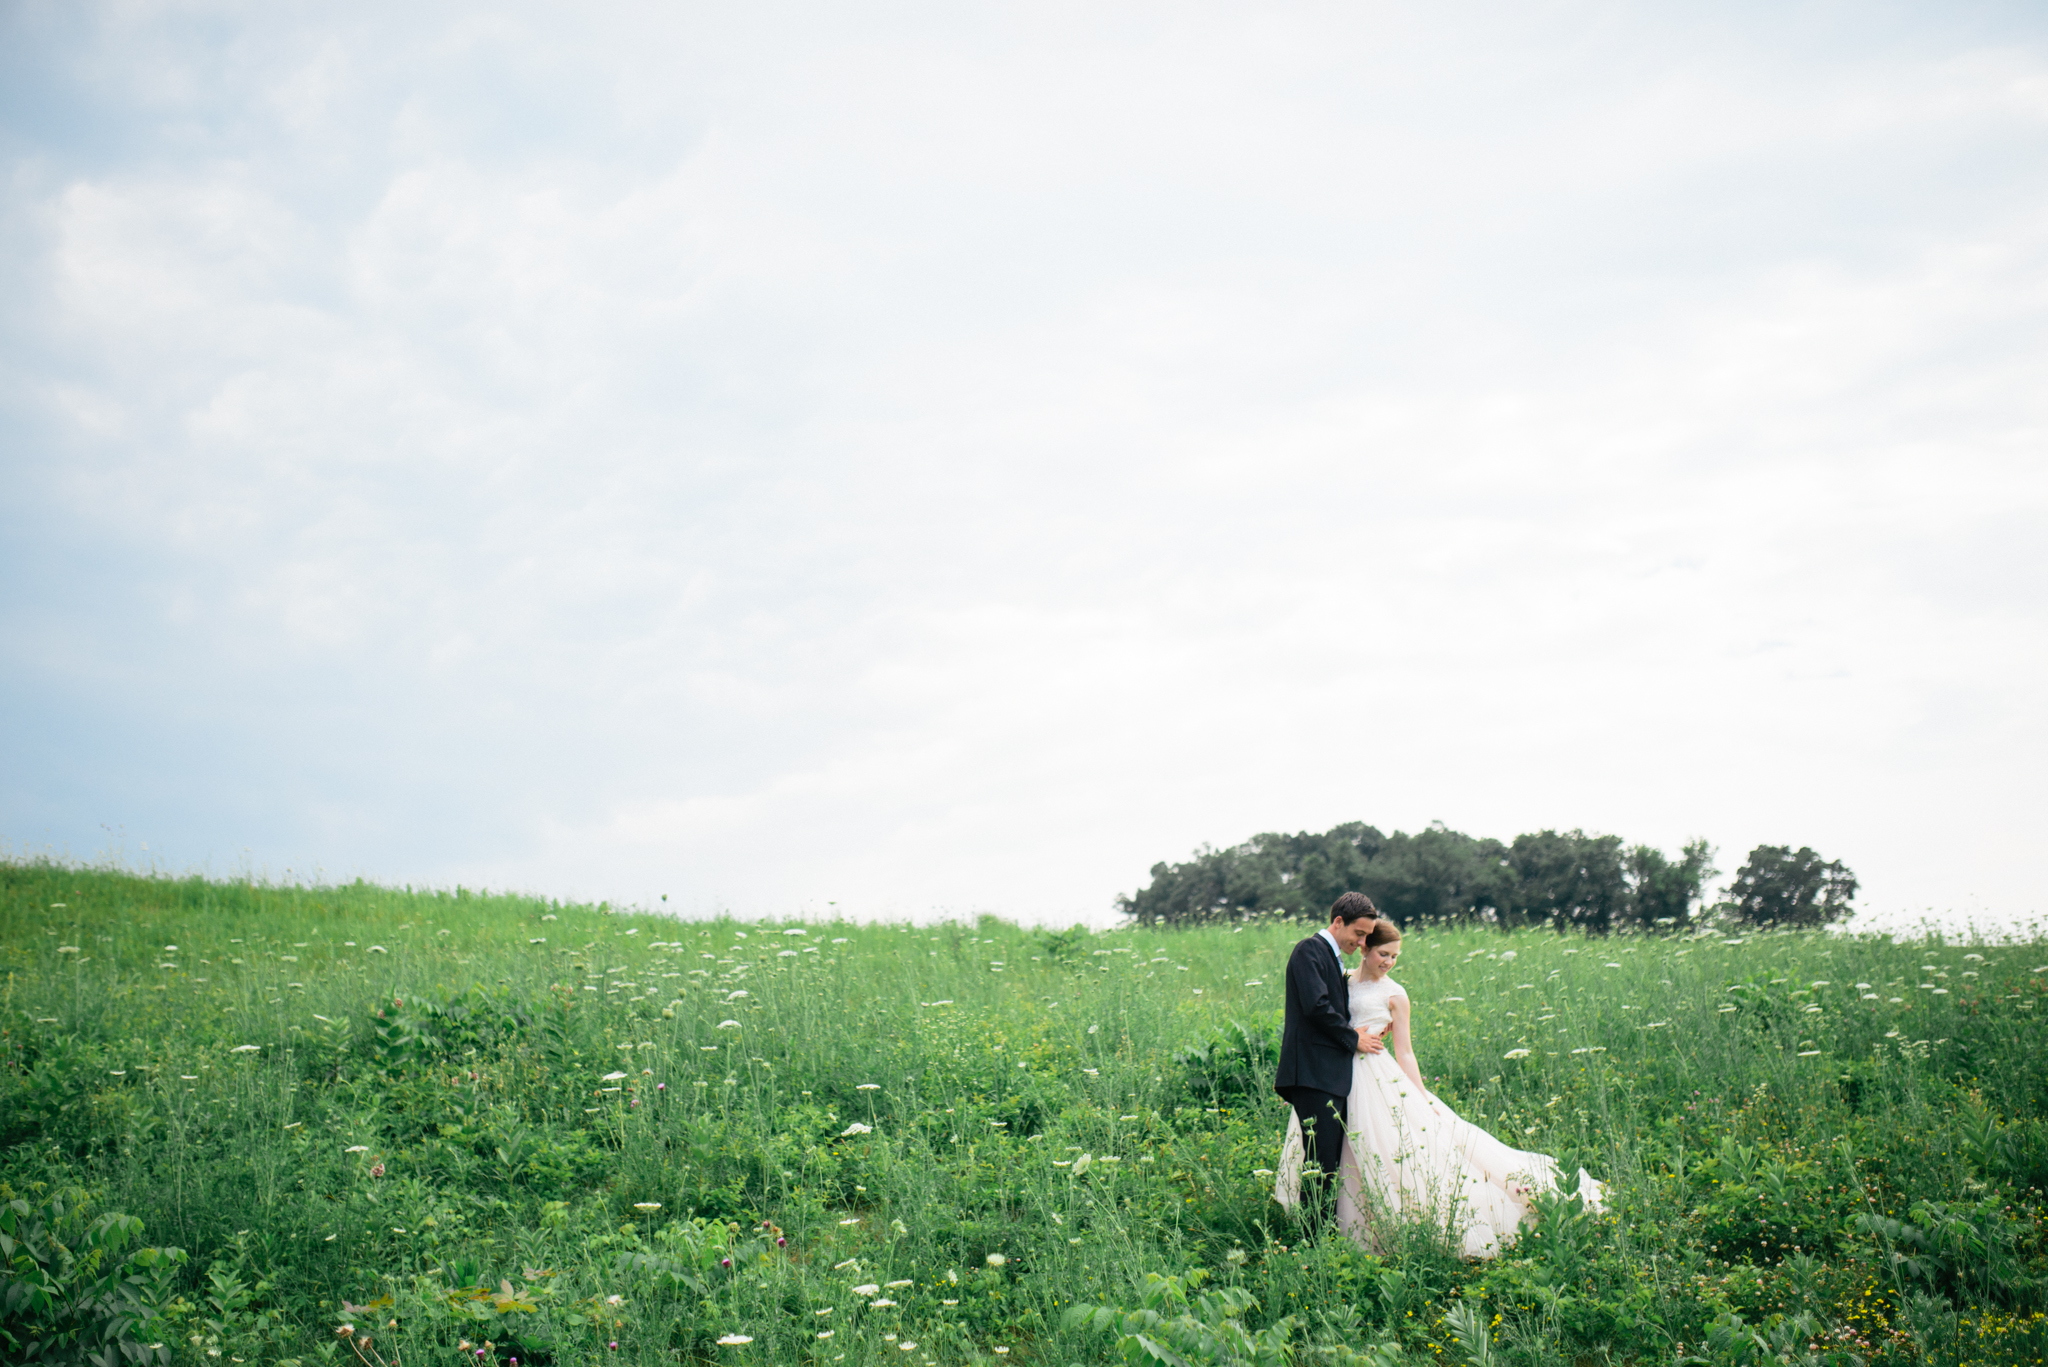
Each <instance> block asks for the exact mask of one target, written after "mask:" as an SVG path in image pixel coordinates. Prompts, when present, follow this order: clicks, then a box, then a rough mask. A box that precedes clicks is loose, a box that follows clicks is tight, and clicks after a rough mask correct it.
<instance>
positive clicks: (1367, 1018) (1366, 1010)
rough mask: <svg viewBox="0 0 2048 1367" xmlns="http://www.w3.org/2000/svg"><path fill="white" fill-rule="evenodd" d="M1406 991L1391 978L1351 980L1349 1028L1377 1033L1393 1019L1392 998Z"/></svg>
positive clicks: (1367, 1032)
mask: <svg viewBox="0 0 2048 1367" xmlns="http://www.w3.org/2000/svg"><path fill="white" fill-rule="evenodd" d="M1407 995H1408V993H1407V992H1406V991H1405V990H1403V988H1402V987H1401V984H1399V983H1397V982H1395V981H1394V980H1393V979H1392V978H1381V979H1380V980H1379V981H1378V982H1367V983H1362V982H1359V981H1357V980H1356V979H1353V980H1352V982H1351V1028H1352V1029H1354V1030H1363V1031H1364V1032H1365V1033H1366V1034H1368V1035H1377V1034H1378V1033H1380V1031H1382V1030H1384V1029H1386V1028H1387V1027H1388V1026H1389V1025H1391V1024H1393V1021H1394V1008H1393V1005H1392V1003H1393V1000H1394V998H1395V997H1405V996H1407Z"/></svg>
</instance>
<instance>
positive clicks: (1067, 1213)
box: [0, 864, 2048, 1367]
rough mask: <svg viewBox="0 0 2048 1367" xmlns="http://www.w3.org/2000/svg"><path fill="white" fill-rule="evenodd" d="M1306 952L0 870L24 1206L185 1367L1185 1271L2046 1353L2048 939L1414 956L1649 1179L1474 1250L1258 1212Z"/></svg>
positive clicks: (1113, 1294)
mask: <svg viewBox="0 0 2048 1367" xmlns="http://www.w3.org/2000/svg"><path fill="white" fill-rule="evenodd" d="M1300 934H1301V930H1300V928H1299V927H1293V928H1290V927H1282V926H1255V927H1242V928H1237V929H1231V928H1228V927H1217V928H1205V929H1196V930H1184V931H1163V930H1162V931H1135V930H1133V931H1119V932H1113V933H1106V934H1089V933H1087V932H1084V931H1070V932H1066V933H1063V934H1048V933H1044V932H1030V931H1026V930H1022V929H1019V928H1017V927H1015V926H1011V925H1008V924H1004V923H1001V922H997V921H993V920H984V921H981V922H979V923H976V924H958V923H956V924H947V925H942V926H935V927H912V926H907V925H893V926H874V925H852V924H843V923H833V922H822V921H808V922H803V923H798V922H794V921H791V922H767V921H755V922H736V921H730V920H727V921H718V922H677V921H672V920H667V919H664V918H661V917H658V916H653V915H645V914H637V913H636V914H613V913H612V912H611V911H610V909H608V908H602V907H588V906H572V905H566V904H558V903H553V902H547V901H542V900H536V899H532V898H523V897H509V896H486V895H480V894H473V893H469V892H466V891H463V890H457V891H455V892H453V893H449V892H420V893H414V892H409V891H399V890H393V889H388V888H380V887H373V886H369V885H366V884H361V883H357V884H351V885H347V886H339V887H289V886H267V885H262V884H251V883H235V882H209V881H203V880H198V879H190V880H170V879H162V878H144V877H136V876H131V875H127V874H123V873H120V872H112V871H97V870H84V869H77V868H68V867H63V866H57V865H51V864H14V865H6V866H0V956H4V959H0V963H4V965H5V969H6V973H5V981H4V985H0V1145H4V1146H5V1149H4V1156H0V1181H4V1183H5V1184H6V1188H7V1189H6V1190H5V1191H0V1198H10V1197H14V1196H23V1195H30V1194H34V1193H49V1192H54V1191H66V1190H77V1191H83V1192H85V1193H88V1194H89V1197H90V1200H91V1201H92V1202H93V1203H95V1204H96V1206H97V1208H99V1209H104V1210H118V1211H125V1212H128V1213H132V1214H135V1215H138V1216H140V1217H141V1218H142V1220H143V1221H144V1224H145V1230H146V1238H147V1239H148V1240H149V1241H150V1242H151V1243H155V1244H162V1245H176V1246H179V1247H182V1248H185V1249H188V1250H190V1251H191V1254H192V1259H191V1261H190V1263H189V1264H188V1265H187V1271H186V1281H187V1285H186V1294H185V1296H184V1298H183V1299H182V1300H181V1301H180V1302H178V1303H176V1304H175V1305H174V1306H173V1307H172V1309H171V1311H170V1312H169V1314H168V1315H167V1317H166V1318H165V1320H164V1324H166V1325H167V1326H169V1328H168V1329H167V1330H166V1332H167V1333H169V1334H170V1338H168V1339H167V1340H166V1342H167V1351H169V1352H171V1353H173V1354H174V1355H176V1356H177V1357H178V1360H186V1361H195V1362H197V1361H204V1362H214V1361H221V1360H223V1358H216V1357H209V1356H208V1353H209V1351H218V1352H220V1353H221V1354H223V1355H224V1357H225V1358H239V1359H242V1360H246V1361H251V1362H254V1361H266V1362H268V1361H279V1360H285V1361H290V1360H318V1359H325V1358H337V1357H341V1358H346V1359H347V1360H354V1358H355V1356H356V1354H355V1350H354V1349H351V1348H348V1347H346V1346H345V1344H346V1339H345V1338H344V1337H341V1336H337V1334H336V1332H335V1331H336V1328H337V1326H338V1325H340V1324H342V1323H343V1322H344V1321H346V1322H348V1323H349V1324H350V1325H352V1326H353V1332H352V1334H351V1335H350V1336H348V1337H352V1338H355V1339H357V1340H358V1341H360V1340H361V1339H363V1338H369V1339H371V1340H372V1344H371V1347H370V1348H369V1349H368V1350H367V1352H368V1353H369V1354H370V1355H371V1356H374V1357H377V1358H379V1359H383V1360H388V1356H387V1355H390V1354H394V1353H395V1354H396V1355H397V1356H398V1357H399V1358H400V1359H401V1360H404V1361H407V1362H428V1361H445V1362H453V1361H454V1360H455V1359H456V1358H457V1357H462V1358H464V1359H465V1360H467V1361H470V1362H472V1363H475V1362H476V1361H477V1360H478V1359H477V1357H476V1354H477V1351H478V1349H479V1348H483V1351H484V1353H485V1356H486V1357H488V1358H490V1359H492V1360H495V1361H504V1360H506V1359H507V1358H509V1357H512V1356H518V1357H520V1358H521V1359H522V1360H524V1361H528V1362H537V1361H548V1360H552V1361H556V1362H564V1363H566V1362H583V1361H595V1360H599V1359H604V1360H625V1361H631V1362H642V1361H645V1362H655V1361H661V1362H674V1361H678V1360H704V1361H722V1362H778V1363H784V1362H805V1363H809V1362H819V1363H838V1362H844V1363H849V1364H857V1363H868V1362H877V1361H889V1362H901V1363H912V1364H918V1367H923V1364H925V1363H927V1362H930V1363H953V1362H967V1361H976V1362H996V1361H1007V1362H1020V1361H1031V1362H1041V1363H1066V1362H1070V1361H1095V1360H1101V1358H1102V1355H1103V1354H1104V1353H1105V1352H1107V1351H1108V1349H1109V1343H1108V1340H1106V1339H1098V1338H1096V1337H1092V1336H1091V1335H1090V1334H1089V1333H1087V1332H1086V1331H1084V1330H1069V1329H1066V1328H1063V1327H1062V1312H1063V1311H1064V1310H1065V1309H1067V1308H1068V1307H1071V1306H1072V1305H1074V1304H1075V1303H1077V1302H1093V1301H1104V1302H1108V1303H1121V1304H1135V1303H1136V1298H1137V1295H1138V1288H1139V1287H1140V1285H1141V1284H1142V1282H1143V1279H1144V1276H1145V1274H1146V1273H1148V1272H1160V1273H1183V1272H1186V1271H1188V1270H1190V1269H1194V1268H1206V1269H1210V1270H1211V1271H1212V1272H1213V1273H1214V1274H1215V1275H1216V1276H1217V1277H1218V1278H1220V1279H1222V1280H1224V1281H1226V1282H1229V1283H1231V1284H1234V1285H1237V1286H1241V1287H1243V1288H1245V1289H1246V1290H1248V1291H1250V1292H1251V1293H1252V1294H1253V1295H1255V1296H1256V1297H1258V1299H1259V1301H1260V1303H1261V1310H1260V1311H1259V1312H1257V1316H1258V1317H1263V1318H1264V1319H1266V1320H1270V1319H1272V1318H1274V1317H1277V1316H1279V1315H1281V1314H1285V1313H1290V1312H1292V1313H1295V1314H1297V1315H1300V1316H1301V1317H1302V1318H1303V1320H1304V1324H1305V1328H1304V1329H1303V1339H1304V1341H1305V1342H1322V1343H1334V1342H1337V1341H1340V1340H1341V1341H1345V1342H1351V1343H1354V1344H1356V1343H1363V1342H1366V1341H1368V1340H1376V1341H1385V1342H1387V1343H1389V1344H1390V1345H1392V1346H1394V1347H1396V1348H1398V1350H1399V1351H1400V1352H1403V1353H1406V1354H1408V1355H1409V1356H1410V1357H1411V1358H1412V1359H1413V1360H1414V1361H1417V1362H1422V1361H1434V1360H1450V1361H1462V1360H1466V1359H1467V1357H1469V1356H1470V1354H1471V1353H1473V1352H1475V1351H1480V1350H1475V1349H1473V1348H1471V1347H1470V1346H1469V1345H1468V1346H1463V1347H1461V1346H1459V1345H1458V1344H1457V1343H1456V1342H1455V1341H1454V1336H1453V1335H1452V1334H1451V1333H1450V1332H1448V1330H1447V1328H1446V1325H1445V1320H1444V1317H1445V1314H1446V1313H1447V1312H1449V1311H1451V1310H1452V1309H1453V1308H1454V1307H1456V1306H1458V1305H1460V1304H1461V1303H1462V1304H1467V1305H1470V1306H1477V1307H1484V1308H1485V1309H1486V1310H1487V1312H1488V1322H1489V1323H1493V1329H1492V1331H1491V1332H1492V1334H1493V1341H1492V1342H1491V1343H1489V1344H1487V1345H1484V1347H1483V1351H1484V1352H1485V1353H1491V1354H1492V1355H1493V1357H1492V1360H1495V1361H1507V1362H1525V1361H1526V1362H1532V1363H1533V1362H1583V1361H1588V1360H1591V1361H1602V1360H1606V1361H1617V1362H1672V1361H1676V1360H1678V1359H1679V1358H1680V1357H1681V1356H1685V1355H1688V1354H1699V1353H1707V1354H1709V1355H1710V1356H1709V1360H1716V1361H1719V1360H1727V1361H1746V1360H1749V1359H1746V1358H1743V1357H1741V1356H1740V1353H1741V1352H1744V1351H1750V1352H1755V1351H1761V1350H1760V1349H1742V1348H1741V1347H1740V1335H1741V1334H1742V1333H1755V1334H1761V1335H1762V1336H1763V1338H1762V1339H1759V1341H1760V1342H1761V1341H1764V1340H1765V1339H1768V1337H1769V1333H1770V1330H1771V1326H1772V1325H1774V1324H1776V1325H1777V1326H1778V1327H1779V1329H1780V1330H1781V1331H1782V1332H1781V1334H1780V1337H1781V1338H1783V1337H1785V1335H1786V1334H1791V1335H1792V1336H1793V1337H1797V1338H1799V1340H1800V1343H1801V1345H1802V1346H1801V1348H1800V1351H1802V1352H1809V1353H1813V1352H1820V1353H1835V1354H1837V1355H1838V1357H1837V1360H1843V1361H1846V1360H1847V1359H1846V1358H1840V1357H1839V1354H1840V1353H1843V1352H1848V1351H1854V1352H1856V1353H1858V1354H1859V1355H1860V1356H1862V1357H1864V1358H1865V1359H1867V1360H1871V1361H1901V1362H1903V1361H1919V1360H1927V1359H1930V1358H1931V1359H1933V1360H1946V1361H1957V1362H1961V1361H1985V1362H1993V1361H2039V1360H2042V1359H2043V1357H2044V1352H2043V1343H2044V1340H2048V1331H2044V1329H2043V1321H2042V1312H2043V1310H2044V1308H2048V1255H2044V1247H2043V1230H2044V1225H2043V1215H2042V1212H2043V1189H2044V1188H2048V1119H2044V1110H2048V1086H2044V1083H2043V1076H2044V1070H2043V1060H2044V1059H2048V1050H2044V1047H2043V1046H2044V1044H2048V1038H2044V1034H2043V1026H2042V1022H2041V1016H2042V1015H2043V1013H2044V1011H2048V1007H2044V1006H2042V1005H2041V1001H2042V998H2043V996H2044V995H2048V972H2042V971H2038V970H2041V969H2042V968H2043V967H2044V965H2048V945H2044V944H2042V943H2039V942H2032V943H2023V944H2006V945H1991V944H1970V943H1951V942H1946V941H1943V940H1941V939H1939V938H1930V939H1926V940H1923V941H1919V942H1913V943H1894V942H1892V941H1891V940H1888V939H1883V938H1848V937H1839V936H1827V935H1820V934H1796V935H1795V934H1784V935H1776V934H1773V935H1742V936H1727V935H1705V936H1697V937H1692V938H1686V939H1683V940H1671V939H1639V938H1614V939H1606V940H1590V939H1582V938H1576V937H1560V936H1555V935H1551V934H1547V933H1520V934H1516V935H1513V936H1501V935H1498V934H1495V933H1491V932H1485V931H1477V930H1430V929H1426V928H1417V929H1414V930H1412V931H1411V933H1410V934H1409V936H1408V939H1407V941H1406V952H1405V954H1404V956H1403V958H1402V961H1401V964H1400V966H1399V968H1398V969H1397V971H1396V975H1395V976H1396V977H1397V978H1398V979H1399V980H1400V981H1401V982H1402V983H1404V984H1405V985H1406V986H1407V988H1408V990H1409V992H1410V994H1411V996H1412V998H1413V1000H1414V1002H1415V1008H1416V1013H1415V1016H1416V1045H1417V1050H1418V1053H1419V1055H1420V1059H1421V1062H1422V1066H1423V1069H1424V1071H1425V1073H1426V1074H1427V1075H1428V1076H1429V1077H1430V1078H1431V1079H1432V1082H1431V1085H1432V1087H1433V1088H1435V1089H1436V1090H1437V1091H1439V1092H1440V1093H1441V1094H1442V1095H1443V1096H1444V1097H1445V1098H1446V1099H1447V1100H1449V1101H1450V1102H1451V1104H1452V1105H1453V1106H1455V1107H1457V1108H1458V1109H1459V1110H1460V1111H1461V1112H1463V1113H1464V1114H1466V1115H1467V1116H1468V1117H1470V1118H1472V1119H1474V1120H1476V1121H1479V1122H1480V1123H1482V1124H1484V1125H1486V1126H1487V1127H1488V1128H1490V1129H1492V1130H1494V1131H1495V1132H1496V1133H1499V1134H1501V1135H1502V1136H1503V1137H1505V1138H1509V1139H1510V1140H1511V1141H1513V1142H1515V1143H1517V1144H1518V1145H1520V1146H1522V1147H1527V1148H1534V1149H1540V1150H1543V1151H1545V1152H1550V1153H1554V1154H1557V1155H1558V1156H1559V1157H1560V1158H1561V1159H1562V1160H1563V1162H1564V1163H1565V1165H1566V1167H1567V1169H1569V1168H1570V1167H1572V1166H1577V1165H1584V1166H1585V1167H1587V1168H1589V1169H1591V1170H1592V1171H1593V1172H1594V1173H1595V1174H1597V1175H1599V1176H1601V1177H1603V1178H1605V1179H1607V1180H1608V1181H1609V1182H1610V1183H1611V1185H1612V1188H1613V1193H1614V1196H1613V1209H1612V1212H1611V1214H1610V1215H1609V1216H1607V1217H1606V1218H1604V1219H1602V1220H1598V1221H1586V1220H1581V1219H1577V1218H1575V1217H1574V1216H1572V1214H1571V1213H1570V1212H1569V1211H1566V1210H1557V1211H1555V1212H1553V1214H1554V1216H1555V1218H1553V1219H1551V1220H1548V1221H1546V1223H1545V1225H1544V1226H1543V1227H1542V1228H1541V1230H1540V1231H1539V1232H1538V1233H1535V1234H1532V1235H1531V1236H1529V1237H1528V1238H1525V1239H1524V1241H1523V1243H1522V1245H1521V1246H1520V1247H1518V1248H1517V1249H1516V1250H1514V1252H1513V1254H1512V1255H1511V1256H1509V1257H1506V1258H1503V1259H1501V1260H1499V1261H1497V1262H1494V1263H1486V1264H1466V1263H1463V1262H1461V1261H1460V1260H1458V1259H1457V1258H1455V1257H1453V1256H1451V1255H1450V1254H1449V1253H1448V1252H1446V1251H1445V1246H1444V1240H1443V1239H1442V1238H1441V1237H1440V1236H1434V1237H1433V1236H1432V1235H1431V1234H1430V1232H1429V1231H1426V1230H1418V1231H1412V1232H1410V1233H1409V1234H1407V1235H1404V1236H1403V1237H1401V1238H1396V1239H1390V1241H1389V1242H1388V1244H1387V1246H1386V1247H1384V1248H1382V1249H1381V1250H1380V1251H1379V1252H1378V1253H1376V1254H1373V1255H1367V1254H1365V1253H1362V1252H1360V1251H1358V1250H1355V1249H1352V1248H1350V1247H1349V1246H1348V1245H1344V1244H1341V1243H1316V1242H1314V1241H1310V1240H1305V1239H1304V1238H1303V1237H1302V1235H1301V1231H1300V1230H1299V1229H1298V1228H1297V1227H1296V1226H1294V1225H1292V1224H1291V1223H1290V1222H1289V1221H1288V1219H1287V1218H1286V1217H1285V1216H1283V1215H1282V1213H1281V1212H1280V1210H1279V1208H1278V1207H1277V1206H1276V1205H1274V1204H1273V1203H1272V1201H1271V1199H1270V1195H1269V1188H1270V1181H1271V1179H1270V1176H1269V1175H1267V1174H1266V1172H1265V1170H1266V1169H1270V1168H1271V1167H1273V1166H1274V1162H1273V1160H1274V1158H1275V1156H1276V1150H1277V1142H1278V1136H1279V1134H1280V1131H1281V1127H1282V1125H1283V1124H1284V1119H1285V1113H1284V1110H1283V1108H1282V1107H1281V1105H1280V1103H1279V1102H1278V1101H1277V1100H1276V1099H1275V1098H1273V1097H1272V1096H1271V1094H1270V1091H1269V1090H1268V1086H1269V1082H1270V1077H1271V1072H1270V1063H1269V1061H1268V1055H1267V1051H1269V1050H1270V1047H1271V1040H1272V1037H1273V1034H1274V1032H1275V1027H1276V1025H1277V1020H1278V1015H1279V1001H1280V974H1281V968H1282V965H1283V964H1284V961H1285V957H1286V954H1287V951H1288V949H1289V948H1290V947H1291V945H1292V944H1293V942H1294V940H1295V939H1297V938H1298V937H1299V935H1300ZM863 1127H865V1128H863ZM1083 1155H1086V1157H1087V1162H1086V1163H1085V1164H1082V1163H1080V1162H1079V1161H1078V1160H1079V1159H1080V1158H1081V1157H1082V1156H1083ZM778 1241H779V1242H778ZM728 1262H729V1263H730V1265H729V1266H728V1265H727V1264H728ZM223 1279H225V1281H223ZM892 1282H896V1283H906V1284H904V1285H898V1286H894V1287H891V1286H889V1285H888V1284H889V1283H892ZM223 1285H225V1286H227V1287H228V1288H229V1289H228V1291H227V1292H226V1293H223V1292H222V1290H221V1288H222V1287H223ZM859 1286H875V1287H877V1288H879V1290H877V1291H873V1292H869V1293H866V1294H855V1292H854V1290H853V1288H855V1287H859ZM236 1288H239V1290H237V1289H236ZM486 1292H489V1293H491V1294H488V1295H487V1294H486ZM238 1297H239V1299H237V1298H238ZM614 1297H616V1298H617V1300H616V1301H614V1300H613V1299H612V1298H614ZM209 1298H211V1299H210V1300H209ZM387 1298H388V1299H387ZM891 1302H893V1303H891ZM350 1307H357V1308H355V1309H351V1308H350ZM361 1307H370V1308H368V1309H362V1308H361ZM1802 1314H1803V1315H1806V1316H1809V1317H1810V1320H1807V1321H1802V1320H1799V1319H1797V1318H1796V1317H1797V1316H1800V1315H1802ZM1496 1317H1497V1320H1496ZM394 1320H395V1321H396V1324H395V1325H394V1324H393V1323H392V1321H394ZM1795 1330H1796V1331H1797V1332H1796V1333H1794V1331H1795ZM826 1335H829V1337H828V1336H826ZM1716 1336H1718V1337H1716ZM741 1337H744V1338H746V1339H748V1340H749V1341H748V1342H745V1343H739V1342H727V1343H721V1342H720V1340H721V1339H722V1338H723V1339H736V1338H741ZM1786 1341H1788V1342H1789V1341H1790V1340H1789V1339H1787V1340H1786ZM463 1342H468V1343H469V1344H470V1345H471V1346H470V1347H468V1348H466V1349H464V1348H458V1344H460V1343H463ZM1710 1342H1711V1343H1718V1344H1719V1345H1720V1346H1719V1347H1715V1348H1702V1345H1703V1344H1708V1343H1710ZM486 1343H488V1345H489V1346H488V1347H485V1346H484V1345H485V1344H486ZM614 1344H615V1345H616V1347H613V1346H612V1345H614ZM1731 1344H1732V1345H1736V1346H1733V1347H1731V1346H1729V1345H1731ZM1816 1344H1817V1345H1820V1346H1819V1347H1818V1348H1816V1347H1815V1346H1814V1345H1816ZM911 1345H914V1346H911ZM1714 1354H1718V1355H1719V1356H1712V1355H1714ZM1471 1360H1478V1359H1477V1358H1473V1359H1471ZM1816 1360H1829V1359H1827V1358H1824V1357H1823V1358H1817V1359H1816Z"/></svg>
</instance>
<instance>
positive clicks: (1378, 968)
mask: <svg viewBox="0 0 2048 1367" xmlns="http://www.w3.org/2000/svg"><path fill="white" fill-rule="evenodd" d="M1400 957H1401V942H1400V941H1399V940H1389V941H1387V942H1386V943H1385V944H1383V945H1372V946H1370V947H1369V948H1367V950H1366V951H1365V958H1364V959H1362V960H1360V962H1359V967H1360V968H1363V969H1364V970H1365V976H1366V977H1368V978H1384V977H1386V976H1387V975H1388V974H1389V973H1392V972H1393V971H1394V964H1395V963H1396V962H1398V961H1399V959H1400Z"/></svg>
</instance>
